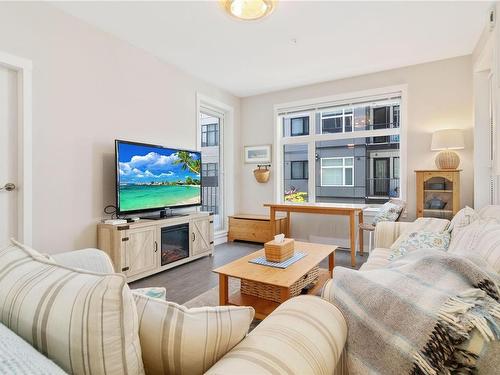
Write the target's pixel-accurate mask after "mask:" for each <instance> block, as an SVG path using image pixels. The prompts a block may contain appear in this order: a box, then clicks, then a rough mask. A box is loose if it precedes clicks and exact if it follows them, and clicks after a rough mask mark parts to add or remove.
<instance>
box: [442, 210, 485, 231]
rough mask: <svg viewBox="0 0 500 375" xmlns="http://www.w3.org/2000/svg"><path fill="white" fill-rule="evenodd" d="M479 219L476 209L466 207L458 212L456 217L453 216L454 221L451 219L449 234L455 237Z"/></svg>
mask: <svg viewBox="0 0 500 375" xmlns="http://www.w3.org/2000/svg"><path fill="white" fill-rule="evenodd" d="M478 219H479V215H478V214H477V213H476V212H475V211H474V209H473V208H470V207H469V206H465V207H464V208H462V209H461V210H460V211H458V212H457V213H456V215H455V216H453V219H451V222H450V225H449V227H448V232H450V233H451V234H452V236H455V235H456V234H458V232H460V231H461V230H462V229H464V228H465V227H466V226H468V225H470V224H471V223H472V222H474V221H476V220H478Z"/></svg>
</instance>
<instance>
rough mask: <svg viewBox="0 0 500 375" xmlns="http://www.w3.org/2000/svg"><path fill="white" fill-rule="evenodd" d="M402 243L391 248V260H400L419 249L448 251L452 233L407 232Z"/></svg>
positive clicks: (399, 242) (398, 242)
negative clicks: (401, 257)
mask: <svg viewBox="0 0 500 375" xmlns="http://www.w3.org/2000/svg"><path fill="white" fill-rule="evenodd" d="M401 237H402V240H401V241H396V242H395V243H394V245H393V246H392V247H391V255H390V256H389V259H390V260H393V259H396V258H399V257H400V256H403V255H405V254H406V253H408V252H411V251H415V250H419V249H433V250H440V251H447V250H448V247H449V246H450V233H449V232H448V231H443V232H431V231H425V230H421V231H417V232H413V231H412V232H407V233H404V234H403V235H402V236H401Z"/></svg>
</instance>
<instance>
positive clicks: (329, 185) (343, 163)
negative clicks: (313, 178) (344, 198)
mask: <svg viewBox="0 0 500 375" xmlns="http://www.w3.org/2000/svg"><path fill="white" fill-rule="evenodd" d="M346 159H352V165H346ZM319 160H320V186H321V187H354V185H355V181H354V156H334V157H326V158H320V159H319ZM324 160H342V165H341V166H330V165H329V166H324V165H323V161H324ZM324 169H340V170H341V171H342V184H340V185H334V184H325V183H323V170H324ZM346 169H351V170H352V184H350V185H347V184H346V183H345V171H346Z"/></svg>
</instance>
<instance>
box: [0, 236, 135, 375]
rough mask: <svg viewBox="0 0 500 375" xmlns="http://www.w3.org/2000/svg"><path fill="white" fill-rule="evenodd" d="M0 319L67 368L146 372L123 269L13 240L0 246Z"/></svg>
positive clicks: (110, 373) (77, 371)
mask: <svg viewBox="0 0 500 375" xmlns="http://www.w3.org/2000/svg"><path fill="white" fill-rule="evenodd" d="M0 321H1V322H2V323H3V324H4V325H6V326H7V327H8V328H10V329H11V330H12V331H14V332H15V333H16V334H17V335H19V336H20V337H22V338H23V339H24V340H26V341H28V342H29V343H30V344H31V345H32V346H33V347H34V348H35V349H37V350H38V351H39V352H41V353H42V354H44V355H45V356H47V357H48V358H50V359H52V360H53V361H54V362H56V363H57V364H58V365H59V366H60V367H61V368H62V369H63V370H65V371H66V372H68V373H73V374H106V375H114V374H116V375H119V374H120V375H121V374H130V375H132V374H143V373H144V370H143V366H142V358H141V348H140V344H139V335H138V322H137V312H136V309H135V303H134V300H133V298H132V294H131V293H130V289H129V288H128V286H127V284H126V281H125V277H124V276H123V275H120V274H97V273H92V272H85V271H83V270H80V269H71V268H68V267H65V266H61V265H58V264H57V263H55V262H54V261H51V260H49V259H47V258H46V257H44V256H42V255H41V254H40V253H38V252H36V251H35V250H33V249H30V248H28V247H26V246H23V245H22V244H19V243H17V242H14V245H13V246H10V247H8V248H5V249H3V250H0Z"/></svg>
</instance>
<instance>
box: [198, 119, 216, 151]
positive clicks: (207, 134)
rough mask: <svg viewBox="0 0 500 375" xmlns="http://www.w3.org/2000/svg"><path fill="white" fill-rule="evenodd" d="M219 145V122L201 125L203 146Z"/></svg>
mask: <svg viewBox="0 0 500 375" xmlns="http://www.w3.org/2000/svg"><path fill="white" fill-rule="evenodd" d="M218 145H219V124H218V123H214V124H202V125H201V147H212V146H218Z"/></svg>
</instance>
